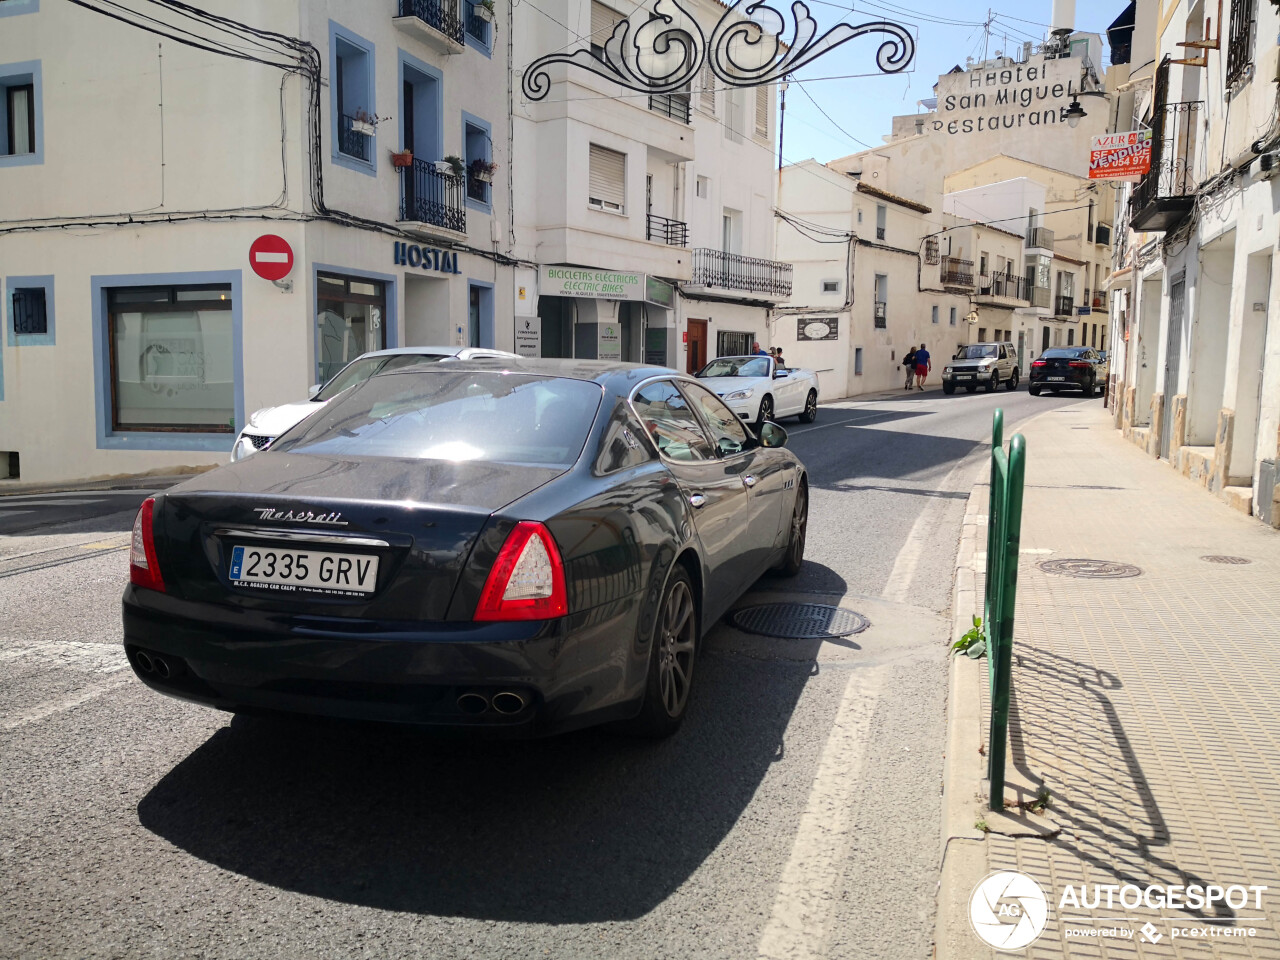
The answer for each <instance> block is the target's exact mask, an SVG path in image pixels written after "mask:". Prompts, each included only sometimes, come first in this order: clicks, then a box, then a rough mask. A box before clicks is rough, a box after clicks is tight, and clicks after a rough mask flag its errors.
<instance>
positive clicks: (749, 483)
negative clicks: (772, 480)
mask: <svg viewBox="0 0 1280 960" xmlns="http://www.w3.org/2000/svg"><path fill="white" fill-rule="evenodd" d="M742 482H743V483H745V484H746V485H747V486H748V487H754V486H755V485H756V478H755V477H753V476H751V474H747V475H746V476H745V477H743V478H742Z"/></svg>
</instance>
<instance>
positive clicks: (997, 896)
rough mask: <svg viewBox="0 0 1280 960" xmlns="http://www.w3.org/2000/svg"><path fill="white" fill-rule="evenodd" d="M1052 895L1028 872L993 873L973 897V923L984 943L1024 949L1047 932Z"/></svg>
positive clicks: (970, 903) (1001, 947)
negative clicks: (1046, 892) (1047, 894)
mask: <svg viewBox="0 0 1280 960" xmlns="http://www.w3.org/2000/svg"><path fill="white" fill-rule="evenodd" d="M1048 921H1049V898H1048V897H1046V896H1045V895H1044V890H1042V889H1041V888H1040V884H1038V883H1036V882H1035V881H1034V880H1032V879H1031V878H1030V877H1028V876H1027V875H1026V874H1025V873H1018V872H1017V871H1016V870H1002V871H1000V872H998V873H993V874H991V876H989V877H987V878H986V879H985V880H983V881H982V882H981V883H979V884H978V885H977V886H976V887H974V888H973V894H972V895H971V896H970V897H969V922H970V923H971V924H972V925H973V932H974V933H976V934H977V935H978V938H979V939H980V940H982V942H983V943H986V944H989V945H990V946H993V947H995V948H996V949H997V950H1021V949H1022V948H1023V947H1025V946H1027V945H1028V944H1030V943H1033V942H1035V940H1036V938H1037V937H1039V936H1040V934H1042V933H1043V932H1044V927H1045V924H1046V923H1048Z"/></svg>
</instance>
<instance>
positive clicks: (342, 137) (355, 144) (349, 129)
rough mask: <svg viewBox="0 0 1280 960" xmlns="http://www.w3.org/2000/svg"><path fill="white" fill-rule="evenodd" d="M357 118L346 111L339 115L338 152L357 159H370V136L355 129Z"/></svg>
mask: <svg viewBox="0 0 1280 960" xmlns="http://www.w3.org/2000/svg"><path fill="white" fill-rule="evenodd" d="M356 124H357V120H356V118H355V117H349V116H347V115H346V114H345V113H344V114H341V115H340V116H339V117H338V152H339V153H341V154H343V155H344V156H348V157H352V158H354V159H356V160H368V159H369V136H368V135H367V134H365V133H363V132H361V131H360V130H357V129H355V128H356Z"/></svg>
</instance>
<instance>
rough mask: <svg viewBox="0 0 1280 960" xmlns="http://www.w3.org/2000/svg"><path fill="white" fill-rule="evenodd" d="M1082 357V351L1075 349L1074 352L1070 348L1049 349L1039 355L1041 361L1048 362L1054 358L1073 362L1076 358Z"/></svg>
mask: <svg viewBox="0 0 1280 960" xmlns="http://www.w3.org/2000/svg"><path fill="white" fill-rule="evenodd" d="M1083 356H1084V351H1083V350H1082V349H1080V348H1079V347H1076V348H1075V349H1074V350H1073V349H1071V347H1050V348H1049V349H1048V350H1046V351H1045V352H1044V353H1042V354H1040V357H1041V359H1045V358H1048V359H1050V360H1052V359H1053V358H1054V357H1066V358H1068V359H1070V360H1074V359H1076V357H1083Z"/></svg>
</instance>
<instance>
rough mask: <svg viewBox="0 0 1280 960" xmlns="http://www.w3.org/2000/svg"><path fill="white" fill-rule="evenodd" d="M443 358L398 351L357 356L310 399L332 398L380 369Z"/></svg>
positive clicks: (393, 368)
mask: <svg viewBox="0 0 1280 960" xmlns="http://www.w3.org/2000/svg"><path fill="white" fill-rule="evenodd" d="M443 359H444V358H443V357H441V356H439V355H437V354H432V353H400V354H391V355H390V356H386V355H383V356H380V357H357V358H356V359H355V360H352V361H351V362H350V363H348V364H347V365H346V366H345V367H343V368H342V369H341V370H339V371H338V372H337V373H336V374H334V376H333V379H332V380H330V381H329V382H328V383H326V384H325V385H324V386H323V387H321V388H320V392H319V393H317V394H316V395H315V396H314V397H312V398H311V399H312V400H315V401H316V402H319V401H322V400H332V399H333V398H334V397H336V396H337V395H338V394H340V393H341V392H342V391H343V390H346V389H347V388H348V387H354V386H355V385H356V384H357V383H364V382H365V381H366V380H368V379H369V378H370V377H372V376H373V375H374V374H375V373H378V372H379V371H380V370H395V369H396V368H397V367H404V366H408V365H409V364H410V363H416V362H419V361H421V362H424V363H432V362H439V361H440V360H443Z"/></svg>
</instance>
